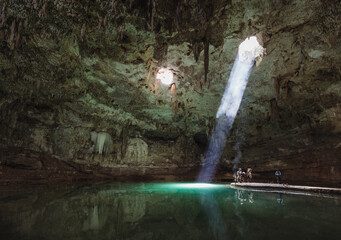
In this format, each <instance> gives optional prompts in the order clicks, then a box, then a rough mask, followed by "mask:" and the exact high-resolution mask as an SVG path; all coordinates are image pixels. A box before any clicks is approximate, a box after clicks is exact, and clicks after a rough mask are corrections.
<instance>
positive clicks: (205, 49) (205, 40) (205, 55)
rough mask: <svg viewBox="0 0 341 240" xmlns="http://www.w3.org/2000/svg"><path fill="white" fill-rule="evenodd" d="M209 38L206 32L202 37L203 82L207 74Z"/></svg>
mask: <svg viewBox="0 0 341 240" xmlns="http://www.w3.org/2000/svg"><path fill="white" fill-rule="evenodd" d="M209 47H210V43H209V39H208V34H207V32H206V35H205V38H204V68H205V83H207V82H208V81H207V74H208V65H209Z"/></svg>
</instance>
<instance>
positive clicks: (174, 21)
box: [173, 1, 183, 31]
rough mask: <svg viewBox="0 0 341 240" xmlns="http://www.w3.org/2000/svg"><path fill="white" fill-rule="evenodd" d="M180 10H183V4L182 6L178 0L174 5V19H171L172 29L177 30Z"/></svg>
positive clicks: (179, 21) (179, 22)
mask: <svg viewBox="0 0 341 240" xmlns="http://www.w3.org/2000/svg"><path fill="white" fill-rule="evenodd" d="M182 10H183V6H182V4H181V1H180V2H179V3H178V5H177V7H176V10H175V16H174V20H173V24H174V29H175V30H176V31H178V30H179V29H180V25H181V15H182Z"/></svg>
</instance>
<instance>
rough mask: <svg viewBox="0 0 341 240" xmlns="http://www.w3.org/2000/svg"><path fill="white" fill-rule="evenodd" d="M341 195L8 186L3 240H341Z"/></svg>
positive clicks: (0, 212) (0, 227)
mask: <svg viewBox="0 0 341 240" xmlns="http://www.w3.org/2000/svg"><path fill="white" fill-rule="evenodd" d="M340 223H341V197H340V196H339V195H320V194H310V193H299V192H294V193H291V192H278V191H277V192H276V191H275V192H266V191H260V190H251V189H246V190H240V189H233V188H230V187H228V186H227V185H223V184H214V185H191V184H189V183H185V184H181V183H119V182H118V183H95V184H90V183H77V184H69V185H56V184H55V185H49V186H46V185H37V186H24V187H16V186H11V187H9V188H1V189H0V231H1V239H3V240H7V239H309V240H314V239H339V236H341V228H340V227H339V226H340Z"/></svg>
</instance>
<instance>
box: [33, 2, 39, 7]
mask: <svg viewBox="0 0 341 240" xmlns="http://www.w3.org/2000/svg"><path fill="white" fill-rule="evenodd" d="M33 7H34V9H38V0H33Z"/></svg>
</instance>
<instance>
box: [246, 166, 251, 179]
mask: <svg viewBox="0 0 341 240" xmlns="http://www.w3.org/2000/svg"><path fill="white" fill-rule="evenodd" d="M246 178H247V181H248V182H251V180H252V168H248V169H247V171H246Z"/></svg>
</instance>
